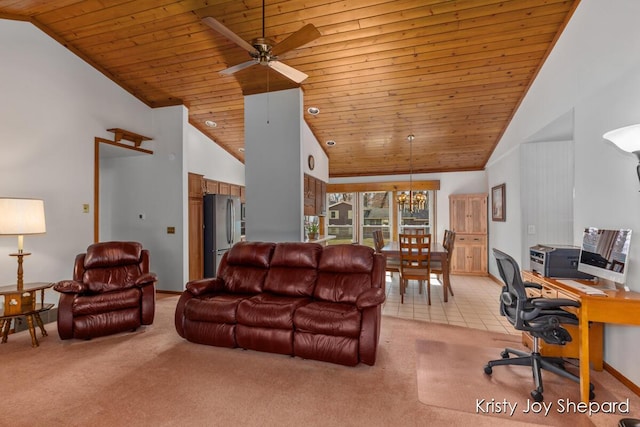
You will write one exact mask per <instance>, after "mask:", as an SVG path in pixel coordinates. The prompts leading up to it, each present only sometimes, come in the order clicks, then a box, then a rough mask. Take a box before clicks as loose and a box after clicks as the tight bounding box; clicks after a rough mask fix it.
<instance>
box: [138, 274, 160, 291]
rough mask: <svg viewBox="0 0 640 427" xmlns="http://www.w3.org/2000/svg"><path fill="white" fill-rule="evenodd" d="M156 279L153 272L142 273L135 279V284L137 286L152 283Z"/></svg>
mask: <svg viewBox="0 0 640 427" xmlns="http://www.w3.org/2000/svg"><path fill="white" fill-rule="evenodd" d="M157 280H158V277H157V276H156V275H155V274H154V273H144V274H142V275H140V276H138V278H137V279H136V281H135V283H134V284H135V285H136V286H138V287H140V288H141V287H143V286H148V285H153V284H154V283H155V282H156V281H157Z"/></svg>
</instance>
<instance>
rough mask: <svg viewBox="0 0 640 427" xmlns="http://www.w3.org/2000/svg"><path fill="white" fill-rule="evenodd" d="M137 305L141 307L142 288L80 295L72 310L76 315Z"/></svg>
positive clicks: (75, 300)
mask: <svg viewBox="0 0 640 427" xmlns="http://www.w3.org/2000/svg"><path fill="white" fill-rule="evenodd" d="M135 307H140V289H138V288H129V289H123V290H122V291H116V292H107V293H102V294H99V295H89V296H84V295H78V296H77V297H76V298H75V299H74V300H73V306H72V308H71V311H72V313H73V315H74V316H87V315H91V314H100V313H109V312H112V311H116V310H123V309H126V308H135Z"/></svg>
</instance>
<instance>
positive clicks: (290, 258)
mask: <svg viewBox="0 0 640 427" xmlns="http://www.w3.org/2000/svg"><path fill="white" fill-rule="evenodd" d="M321 254H322V246H320V245H319V244H317V243H278V244H277V245H276V248H275V250H274V252H273V257H272V258H271V265H270V268H269V273H268V274H267V278H266V280H265V284H264V290H265V291H267V292H271V293H274V294H278V295H289V296H307V297H310V296H312V295H313V290H314V288H315V284H316V277H317V268H318V263H319V261H320V256H321Z"/></svg>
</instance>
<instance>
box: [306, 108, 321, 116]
mask: <svg viewBox="0 0 640 427" xmlns="http://www.w3.org/2000/svg"><path fill="white" fill-rule="evenodd" d="M307 112H308V113H309V114H311V115H312V116H315V115H316V114H318V113H319V112H320V109H319V108H318V107H309V108H307Z"/></svg>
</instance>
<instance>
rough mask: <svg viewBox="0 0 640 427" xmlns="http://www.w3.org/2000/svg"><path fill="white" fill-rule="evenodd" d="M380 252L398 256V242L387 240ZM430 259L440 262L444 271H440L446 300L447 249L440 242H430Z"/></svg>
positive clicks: (447, 280)
mask: <svg viewBox="0 0 640 427" xmlns="http://www.w3.org/2000/svg"><path fill="white" fill-rule="evenodd" d="M381 252H382V253H383V254H385V255H390V256H394V257H399V256H400V243H399V242H389V243H387V244H386V245H384V246H383V247H382V249H381ZM431 259H432V260H434V261H440V262H441V263H442V271H444V273H442V288H443V289H442V290H443V293H444V302H447V301H448V300H449V299H448V296H449V266H448V265H447V264H448V261H447V250H446V249H445V248H444V246H442V243H438V242H431Z"/></svg>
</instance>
